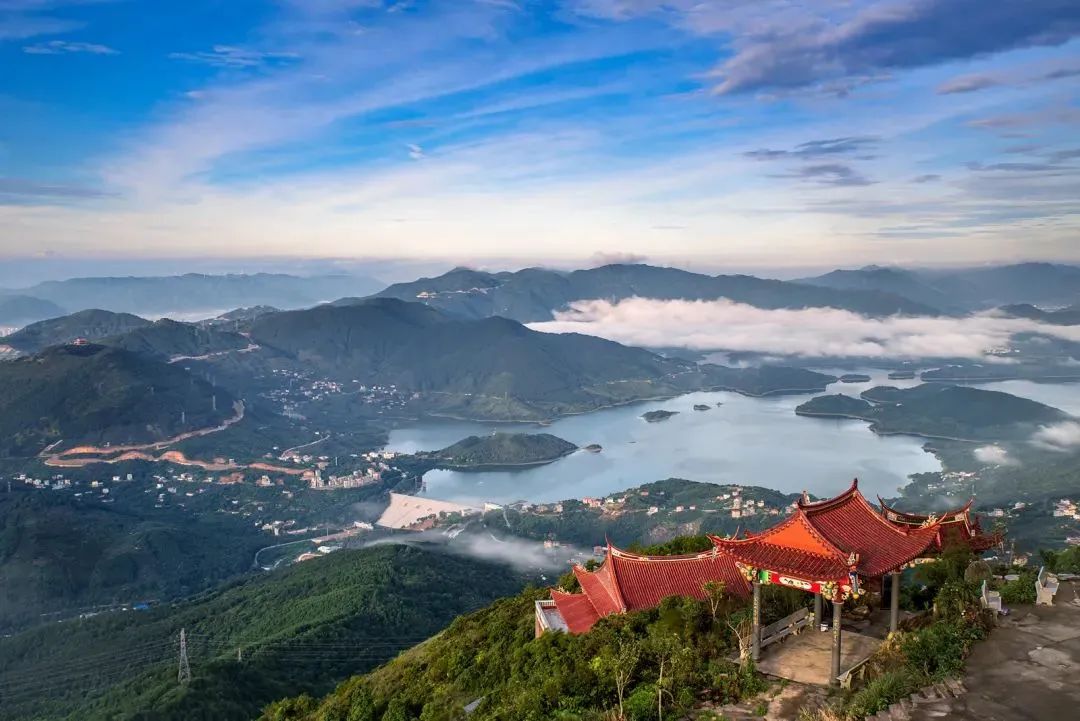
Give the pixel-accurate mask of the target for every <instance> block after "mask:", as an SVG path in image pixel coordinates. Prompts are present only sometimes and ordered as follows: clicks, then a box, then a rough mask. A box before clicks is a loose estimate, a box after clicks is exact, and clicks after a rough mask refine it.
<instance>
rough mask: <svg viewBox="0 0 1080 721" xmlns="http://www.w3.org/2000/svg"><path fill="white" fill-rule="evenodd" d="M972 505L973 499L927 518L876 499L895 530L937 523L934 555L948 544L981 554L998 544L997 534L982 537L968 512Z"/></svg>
mask: <svg viewBox="0 0 1080 721" xmlns="http://www.w3.org/2000/svg"><path fill="white" fill-rule="evenodd" d="M974 501H975V499H974V498H972V499H970V500H968V502H967V503H965V504H964V505H963V506H961V507H960V508H955V509H952V510H950V511H944V512H942V513H940V514H936V515H930V514H922V513H908V512H906V511H901V510H899V509H897V508H895V507H893V506H890V505H888V504H887V503H885V501H883V500H882V499H881V496H878V503H879V504H880V505H881V515H882V517H884V518H885V519H886V520H887V521H889V522H891V523H893V524H894V525H896V526H900V527H910V526H923V525H926V524H928V523H933V522H935V521H937V522H938V524H939V526H940V529H941V532H940V533H939V534H938V539H937V543H936V544H935V548H934V550H936V551H940V550H942V549H943V548H945V547H946V546H949V545H952V544H964V545H967V546H968V547H970V548H971V550H973V551H985V550H987V549H989V548H992V547H993V546H995V545H996V544H998V543H1000V542H1001V534H1000V533H983V530H982V524H981V523H980V521H979V517H978V515H976V514H974V513H972V512H971V506H972V504H973V503H974Z"/></svg>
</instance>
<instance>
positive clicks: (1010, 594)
mask: <svg viewBox="0 0 1080 721" xmlns="http://www.w3.org/2000/svg"><path fill="white" fill-rule="evenodd" d="M1001 600H1002V602H1003V603H1005V604H1007V605H1010V606H1019V605H1023V604H1031V603H1035V574H1034V573H1030V572H1027V573H1022V574H1020V578H1018V579H1017V580H1015V581H1006V582H1005V584H1004V585H1003V586H1002V587H1001Z"/></svg>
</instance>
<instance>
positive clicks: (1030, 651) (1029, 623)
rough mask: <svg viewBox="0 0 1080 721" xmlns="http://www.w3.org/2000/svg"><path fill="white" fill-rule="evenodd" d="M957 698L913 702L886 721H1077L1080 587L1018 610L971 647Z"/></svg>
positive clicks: (1063, 588)
mask: <svg viewBox="0 0 1080 721" xmlns="http://www.w3.org/2000/svg"><path fill="white" fill-rule="evenodd" d="M963 686H964V687H965V688H966V689H967V693H963V694H961V695H960V696H959V697H957V698H952V697H951V696H950V695H945V697H944V698H931V699H922V700H920V699H918V698H916V699H915V703H913V704H910V705H909V706H910V707H909V708H907V709H905V711H906V712H905V713H901V712H899V711H898V710H896V709H894V710H893V713H892V714H891V715H890V716H888V718H889V719H890V721H893V720H895V721H929V720H930V719H949V720H955V721H1068V719H1075V718H1080V586H1078V585H1077V584H1075V583H1063V584H1062V585H1061V590H1060V591H1058V594H1057V598H1056V599H1055V600H1054V605H1053V606H1018V607H1015V608H1012V609H1011V612H1010V615H1009V616H1006V617H1004V618H1002V619H1000V621H999V625H998V628H995V629H994V630H993V632H992V633H991V634H990V638H988V639H987V640H986V641H984V642H982V643H979V644H976V645H975V648H974V649H973V650H972V653H971V656H970V657H969V658H968V661H967V670H966V672H965V674H964V678H963Z"/></svg>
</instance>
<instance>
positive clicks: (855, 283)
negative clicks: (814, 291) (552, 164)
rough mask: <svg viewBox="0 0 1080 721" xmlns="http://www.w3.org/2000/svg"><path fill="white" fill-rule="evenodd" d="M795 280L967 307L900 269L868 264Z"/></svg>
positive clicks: (937, 305) (946, 307)
mask: <svg viewBox="0 0 1080 721" xmlns="http://www.w3.org/2000/svg"><path fill="white" fill-rule="evenodd" d="M798 282H800V283H807V284H810V285H816V286H821V287H823V288H834V289H836V290H862V291H877V292H879V293H892V294H893V295H898V296H901V297H904V298H908V299H910V300H912V301H913V302H916V303H925V304H926V305H930V306H933V307H935V308H940V309H942V310H963V309H964V308H965V307H966V306H967V303H966V302H965V301H963V300H961V299H960V298H958V297H956V296H955V295H954V294H952V293H950V292H949V291H947V290H945V289H942V288H939V287H937V286H936V285H935V284H934V283H933V282H931V281H929V280H928V279H926V278H923V277H922V276H920V275H919V273H918V272H916V271H913V270H906V269H904V268H885V267H881V266H876V265H870V266H867V267H865V268H860V269H858V270H834V271H832V272H830V273H826V274H825V275H821V276H817V277H815V278H805V279H803V280H800V281H798Z"/></svg>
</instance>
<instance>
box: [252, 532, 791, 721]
mask: <svg viewBox="0 0 1080 721" xmlns="http://www.w3.org/2000/svg"><path fill="white" fill-rule="evenodd" d="M694 540H700V541H704V543H705V544H708V541H707V540H705V539H682V541H683V542H681V543H679V544H672V545H670V546H666V547H653V548H650V549H649V551H650V552H652V553H673V552H685V550H686V549H687V548H688V547H693V546H694V543H693V541H694ZM571 578H572V577H570V576H569V574H568V576H567V577H564V578H563V579H562V581H561V582H560V584H561V585H564V586H566V587H569V586H571V585H572V583H573V582H572V581H571ZM764 596H765V602H764V604H763V617H764V618H766V619H770V620H772V619H776V618H780V617H782V616H783V615H785V614H786V613H790V612H791V611H792V610H794V608H796V607H799V606H801V604H803V603H805V602H807V599H808V598H809V596H807V595H806V594H802V593H798V592H793V591H791V589H783V588H780V587H775V586H774V587H767V588H766V592H765V594H764ZM546 597H548V591H547V590H534V589H529V590H526V591H524V592H523V593H521V594H519V595H517V596H514V597H512V598H504V599H501V600H499V601H496V602H495V603H494V604H492V605H491V606H489V607H487V608H485V609H483V610H481V611H478V612H476V613H473V614H470V615H468V616H464V617H461V618H458V619H457V620H455V621H454V622H453V623H452V624H451V625H450V627H449V628H448V629H447V630H446V631H445V632H443V633H442V634H440V635H439V636H437V637H436V638H433V639H432V640H431V641H429V642H428V643H426V644H424V645H422V646H419V647H417V648H414V649H411V650H409V651H408V652H406V653H404V654H402V655H401V656H400V657H398V658H397V659H395V660H393V661H391V662H390V663H388V664H386V665H385V666H382V667H381V668H379V669H377V670H375V671H374V672H372V673H370V674H367V675H365V676H356V677H353V678H351V679H349V680H348V681H346V682H345V683H343V684H341V685H340V686H338V687H337V689H336V690H335V691H334V692H333V693H332V694H330V695H329V696H327V697H326V698H325V699H323V700H322V701H315V700H314V699H311V698H309V697H299V698H293V699H289V700H285V701H281V702H278V703H275V704H273V705H272V706H270V707H269V708H267V710H266V711H265V712H264V713H263V715H262V717H261V721H386V720H389V719H394V720H395V721H397V720H401V721H412V720H414V719H424V720H425V721H428V720H431V721H450V720H451V719H454V720H456V719H464V718H466V717H468V718H469V719H473V720H475V721H489V720H494V719H500V720H501V719H506V720H509V719H513V720H514V721H548V720H550V719H555V720H559V721H571V720H574V721H579V720H585V721H600V720H601V719H609V718H612V716H611V715H610V714H611V710H612V709H614V708H616V707H617V705H618V703H619V700H618V694H617V692H616V687H615V684H614V682H613V675H612V671H613V669H614V668H615V667H622V668H625V669H626V670H627V671H628V673H627V676H628V682H627V685H626V689H625V693H624V708H625V711H626V715H627V717H628V718H632V719H642V720H645V719H654V718H656V712H657V707H658V702H659V703H662V704H663V708H664V718H681V717H682V714H681V713H680V712H685V711H686V710H687V709H689V708H691V707H692V706H693V705H694V704H695V703H697V702H698V701H699V700H701V699H703V698H709V699H714V700H736V699H739V698H741V697H743V696H744V695H748V694H752V693H755V692H757V691H758V690H760V689H761V688H763V684H762V682H761V681H760V680H759V678H758V677H757V676H756V675H755V674H754V673H753V671H752V670H750V669H749V668H739V667H738V666H736V665H735V664H734V663H732V662H731V661H729V660H728V655H729V654H731V653H733V652H734V651H735V650H736V646H735V639H734V636H733V634H732V632H731V628H730V627H729V625H728V621H729V620H730V621H731V622H732V623H738V622H739V621H740V620H741V619H744V618H745V617H746V613H747V611H746V604H745V603H744V602H742V601H738V600H736V599H732V598H729V597H727V596H725V595H724V594H723V593H722V590H721V589H716V590H715V592H714V598H715V599H716V602H717V604H716V608H715V611H714V609H713V608H712V607H711V606H710V604H709V602H707V601H696V600H694V599H690V598H678V597H673V598H669V599H666V600H665V601H664V602H663V603H662V604H661V605H660V607H659V608H656V609H651V610H648V611H641V612H636V613H628V614H622V615H614V616H609V617H608V618H606V619H603V620H602V621H600V622H599V623H598V624H597V625H596V626H595V627H594V628H593V629H592V630H591V631H590V632H589V633H587V634H583V635H579V636H572V635H569V634H566V633H547V634H544V635H542V636H541V637H540V638H535V637H534V627H533V623H534V620H533V619H534V603H535V601H536V600H538V599H541V598H546ZM661 666H663V668H664V669H665V671H664V673H663V674H661V673H660V669H661ZM658 691H659V692H661V693H658ZM661 697H662V701H661V700H660V698H661ZM467 706H468V707H469V708H470V710H471V712H470V713H467V712H466V711H465V709H466V707H467Z"/></svg>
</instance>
